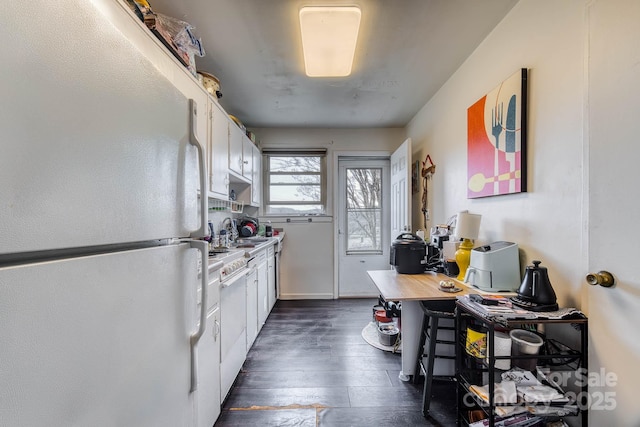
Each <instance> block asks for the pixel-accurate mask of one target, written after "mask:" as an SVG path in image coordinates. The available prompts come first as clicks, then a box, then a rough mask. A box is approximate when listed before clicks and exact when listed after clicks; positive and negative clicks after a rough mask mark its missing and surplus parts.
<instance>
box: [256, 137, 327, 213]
mask: <svg viewBox="0 0 640 427" xmlns="http://www.w3.org/2000/svg"><path fill="white" fill-rule="evenodd" d="M272 157H319V158H320V172H319V173H318V172H294V173H292V172H271V158H272ZM262 164H263V168H262V170H263V189H262V194H263V199H262V205H263V214H264V215H265V216H308V215H326V214H327V152H326V150H309V151H306V150H305V151H300V150H270V149H263V151H262ZM278 175H300V176H304V175H307V176H319V177H320V184H319V186H320V201H319V202H309V201H304V200H288V201H277V202H274V201H272V200H271V179H272V177H273V176H278ZM292 185H294V184H292ZM295 185H300V184H295ZM303 185H304V184H303ZM308 185H314V186H316V185H318V184H315V183H314V184H308ZM292 205H293V206H296V205H299V206H305V205H306V206H308V205H317V206H318V207H319V209H318V210H319V211H320V212H314V213H304V212H296V213H292V212H288V213H277V212H272V211H271V210H272V209H273V207H278V206H292Z"/></svg>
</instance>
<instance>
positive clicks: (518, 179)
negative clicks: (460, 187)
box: [467, 68, 527, 199]
mask: <svg viewBox="0 0 640 427" xmlns="http://www.w3.org/2000/svg"><path fill="white" fill-rule="evenodd" d="M526 105H527V69H526V68H523V69H521V70H519V71H518V72H516V73H514V74H513V75H512V76H511V77H509V78H508V79H506V80H505V81H503V82H502V83H500V85H498V87H496V88H495V89H493V90H492V91H491V92H489V93H487V94H486V95H485V96H483V97H482V98H480V99H479V100H478V101H477V102H476V103H475V104H473V105H472V106H471V107H469V108H468V110H467V198H469V199H475V198H478V197H487V196H498V195H503V194H514V193H522V192H526V191H527V173H526V172H527V171H526V166H527V157H526V118H527V117H526V116H527V114H526Z"/></svg>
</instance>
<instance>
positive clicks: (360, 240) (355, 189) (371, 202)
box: [346, 168, 382, 252]
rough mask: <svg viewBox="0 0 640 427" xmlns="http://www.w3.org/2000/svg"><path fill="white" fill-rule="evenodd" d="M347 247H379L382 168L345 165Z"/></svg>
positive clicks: (368, 249)
mask: <svg viewBox="0 0 640 427" xmlns="http://www.w3.org/2000/svg"><path fill="white" fill-rule="evenodd" d="M346 172H347V182H346V186H347V236H346V237H347V251H351V252H354V251H355V252H357V251H381V250H382V247H381V245H382V234H381V230H380V226H381V223H380V222H381V218H382V214H381V197H382V182H381V180H382V169H380V168H348V169H347V171H346Z"/></svg>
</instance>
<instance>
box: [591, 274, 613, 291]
mask: <svg viewBox="0 0 640 427" xmlns="http://www.w3.org/2000/svg"><path fill="white" fill-rule="evenodd" d="M586 279H587V283H588V284H590V285H600V286H603V287H605V288H610V287H611V286H613V285H615V282H616V281H615V279H614V278H613V274H611V273H609V272H608V271H598V272H597V273H589V274H587V277H586Z"/></svg>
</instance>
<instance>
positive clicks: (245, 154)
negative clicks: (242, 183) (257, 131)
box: [242, 134, 256, 180]
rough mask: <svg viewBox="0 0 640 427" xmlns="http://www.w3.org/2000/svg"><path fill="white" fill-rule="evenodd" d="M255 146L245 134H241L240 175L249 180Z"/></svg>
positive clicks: (251, 172)
mask: <svg viewBox="0 0 640 427" xmlns="http://www.w3.org/2000/svg"><path fill="white" fill-rule="evenodd" d="M255 147H256V146H255V145H253V142H251V140H250V139H249V138H248V137H247V136H246V135H244V134H243V135H242V176H244V177H245V178H247V179H248V180H251V178H252V174H253V149H254V148H255Z"/></svg>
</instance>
